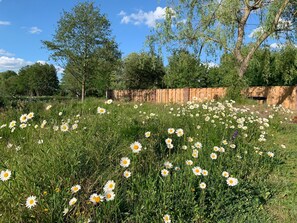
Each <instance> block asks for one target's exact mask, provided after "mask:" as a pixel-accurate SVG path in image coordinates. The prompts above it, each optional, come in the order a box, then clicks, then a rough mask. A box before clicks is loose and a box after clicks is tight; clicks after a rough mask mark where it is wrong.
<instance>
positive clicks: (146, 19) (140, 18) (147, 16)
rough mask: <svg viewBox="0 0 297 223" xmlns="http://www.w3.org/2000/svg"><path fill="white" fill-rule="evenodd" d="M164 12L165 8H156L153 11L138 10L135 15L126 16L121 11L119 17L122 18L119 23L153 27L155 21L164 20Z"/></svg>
mask: <svg viewBox="0 0 297 223" xmlns="http://www.w3.org/2000/svg"><path fill="white" fill-rule="evenodd" d="M165 11H166V7H164V8H161V7H157V8H156V9H155V11H149V12H144V11H142V10H139V11H138V12H137V13H132V14H130V15H127V14H126V12H124V11H121V12H120V13H119V15H120V16H122V17H123V18H122V20H121V23H123V24H128V23H132V24H134V25H140V24H145V25H147V26H148V27H155V26H156V21H157V20H162V19H164V18H165Z"/></svg>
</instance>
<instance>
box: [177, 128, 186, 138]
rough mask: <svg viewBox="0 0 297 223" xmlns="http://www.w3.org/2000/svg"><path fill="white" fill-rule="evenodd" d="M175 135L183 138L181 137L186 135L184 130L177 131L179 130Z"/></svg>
mask: <svg viewBox="0 0 297 223" xmlns="http://www.w3.org/2000/svg"><path fill="white" fill-rule="evenodd" d="M175 133H176V135H177V137H181V136H183V135H184V130H182V129H177V130H176V131H175Z"/></svg>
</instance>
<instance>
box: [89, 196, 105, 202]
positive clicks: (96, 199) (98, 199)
mask: <svg viewBox="0 0 297 223" xmlns="http://www.w3.org/2000/svg"><path fill="white" fill-rule="evenodd" d="M103 200H104V197H103V196H102V195H100V194H99V195H98V194H96V193H94V194H92V195H91V196H90V201H91V202H92V203H93V204H98V203H100V202H103Z"/></svg>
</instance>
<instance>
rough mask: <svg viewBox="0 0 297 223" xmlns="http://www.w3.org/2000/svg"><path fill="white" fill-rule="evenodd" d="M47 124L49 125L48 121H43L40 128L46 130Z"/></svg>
mask: <svg viewBox="0 0 297 223" xmlns="http://www.w3.org/2000/svg"><path fill="white" fill-rule="evenodd" d="M46 123H47V121H46V120H43V121H42V123H41V125H40V128H42V129H43V128H44V126H45V125H46Z"/></svg>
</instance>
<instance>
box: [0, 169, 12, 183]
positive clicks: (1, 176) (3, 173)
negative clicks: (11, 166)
mask: <svg viewBox="0 0 297 223" xmlns="http://www.w3.org/2000/svg"><path fill="white" fill-rule="evenodd" d="M10 177H11V171H10V170H5V171H4V170H2V171H1V174H0V179H1V180H2V181H7V180H9V179H10Z"/></svg>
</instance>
